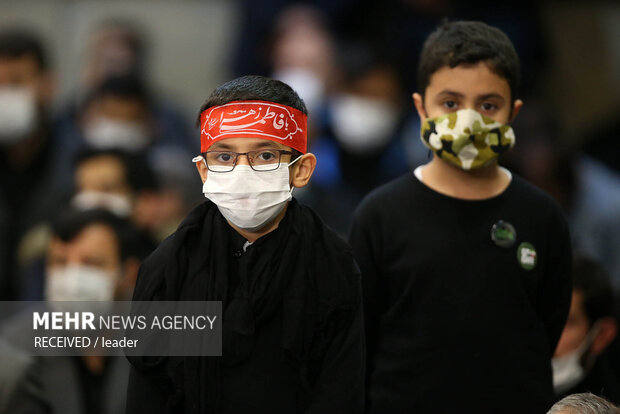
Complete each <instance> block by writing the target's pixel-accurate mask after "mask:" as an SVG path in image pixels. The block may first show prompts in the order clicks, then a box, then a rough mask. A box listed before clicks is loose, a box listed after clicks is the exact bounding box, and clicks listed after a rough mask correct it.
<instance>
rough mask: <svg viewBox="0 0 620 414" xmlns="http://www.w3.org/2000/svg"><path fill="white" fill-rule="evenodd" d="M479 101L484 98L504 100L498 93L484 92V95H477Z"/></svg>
mask: <svg viewBox="0 0 620 414" xmlns="http://www.w3.org/2000/svg"><path fill="white" fill-rule="evenodd" d="M477 99H478V100H479V101H484V100H486V99H500V100H502V101H503V100H504V97H503V96H502V95H500V94H499V93H485V94H484V95H479V96H478V98H477Z"/></svg>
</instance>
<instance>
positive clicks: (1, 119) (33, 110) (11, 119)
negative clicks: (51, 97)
mask: <svg viewBox="0 0 620 414" xmlns="http://www.w3.org/2000/svg"><path fill="white" fill-rule="evenodd" d="M36 123H37V103H36V98H35V95H34V93H33V92H32V91H31V90H30V89H28V88H24V87H21V88H10V87H3V88H0V143H6V144H14V143H16V142H19V141H21V140H22V139H24V138H26V137H27V136H28V135H29V134H30V133H32V131H33V130H34V128H35V126H36Z"/></svg>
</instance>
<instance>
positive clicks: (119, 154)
mask: <svg viewBox="0 0 620 414" xmlns="http://www.w3.org/2000/svg"><path fill="white" fill-rule="evenodd" d="M105 156H110V157H113V158H116V159H118V160H119V161H120V162H121V164H122V165H123V167H124V168H125V174H126V175H125V179H126V180H127V184H128V185H129V187H131V189H132V191H134V192H135V193H139V192H141V191H148V190H152V191H154V190H158V189H159V188H160V183H159V181H158V179H157V176H156V174H155V172H154V171H153V169H152V168H151V165H150V163H149V162H148V160H147V158H146V157H145V156H144V155H143V154H139V153H138V154H131V153H127V152H125V151H123V150H120V149H85V150H83V151H81V152H79V153H78V154H77V155H76V157H75V160H74V168H77V167H78V166H79V165H80V164H82V163H84V162H86V161H88V160H92V159H95V158H99V157H105Z"/></svg>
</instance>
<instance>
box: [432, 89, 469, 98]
mask: <svg viewBox="0 0 620 414" xmlns="http://www.w3.org/2000/svg"><path fill="white" fill-rule="evenodd" d="M440 95H445V96H455V97H457V98H464V97H465V95H463V94H462V93H460V92H457V91H451V90H450V89H444V90H443V91H441V92H439V93H438V94H437V96H440Z"/></svg>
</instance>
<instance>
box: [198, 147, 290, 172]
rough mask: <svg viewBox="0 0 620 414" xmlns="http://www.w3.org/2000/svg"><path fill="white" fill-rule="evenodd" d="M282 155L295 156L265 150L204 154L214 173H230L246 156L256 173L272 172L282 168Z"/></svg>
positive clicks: (279, 151)
mask: <svg viewBox="0 0 620 414" xmlns="http://www.w3.org/2000/svg"><path fill="white" fill-rule="evenodd" d="M282 154H289V155H290V154H293V153H292V152H291V151H285V150H272V149H263V150H256V151H248V152H233V151H207V152H204V153H203V154H202V156H203V158H204V160H205V161H206V164H207V168H208V169H209V171H213V172H230V171H232V170H233V169H234V168H235V166H236V165H237V160H238V159H239V156H240V155H245V156H246V157H247V159H248V162H249V164H250V167H251V168H252V169H253V170H254V171H272V170H277V169H278V167H279V166H280V160H281V158H282Z"/></svg>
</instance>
